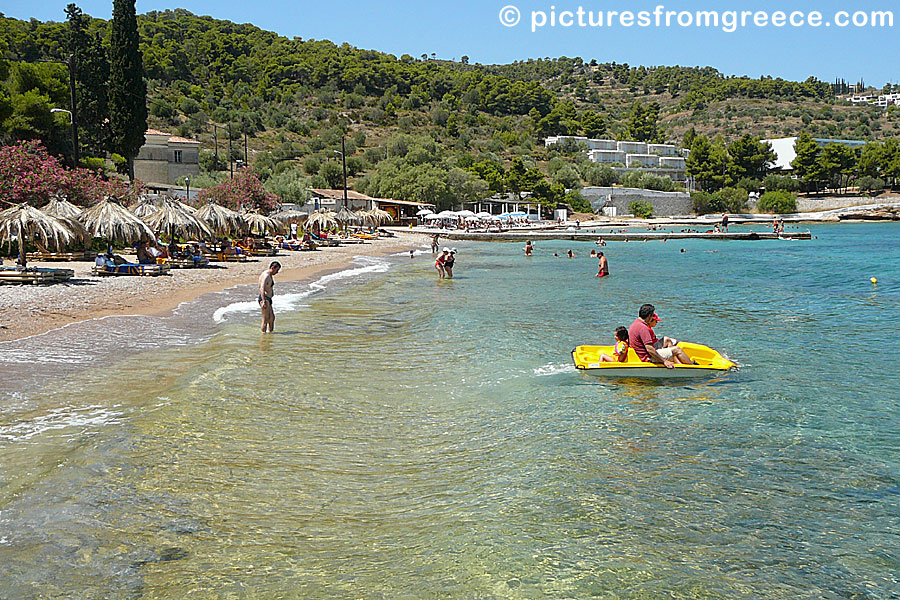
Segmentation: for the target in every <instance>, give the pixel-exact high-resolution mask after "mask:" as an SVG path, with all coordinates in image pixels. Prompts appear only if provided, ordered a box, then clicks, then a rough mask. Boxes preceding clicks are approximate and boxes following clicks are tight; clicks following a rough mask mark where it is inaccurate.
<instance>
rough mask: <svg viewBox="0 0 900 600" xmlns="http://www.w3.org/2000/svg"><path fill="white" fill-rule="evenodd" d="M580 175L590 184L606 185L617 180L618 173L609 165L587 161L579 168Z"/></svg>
mask: <svg viewBox="0 0 900 600" xmlns="http://www.w3.org/2000/svg"><path fill="white" fill-rule="evenodd" d="M581 175H582V177H583V178H584V180H585V181H587V182H588V183H589V184H591V185H598V186H602V187H608V186H611V185H613V184H614V183H617V182H618V181H619V175H618V173H616V171H615V169H613V168H612V167H610V166H609V165H598V164H597V163H587V164H586V165H584V167H582V169H581Z"/></svg>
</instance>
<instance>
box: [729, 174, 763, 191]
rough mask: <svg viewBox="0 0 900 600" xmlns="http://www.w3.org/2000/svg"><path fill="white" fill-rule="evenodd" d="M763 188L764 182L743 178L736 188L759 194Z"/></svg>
mask: <svg viewBox="0 0 900 600" xmlns="http://www.w3.org/2000/svg"><path fill="white" fill-rule="evenodd" d="M762 186H763V182H762V181H760V180H759V179H753V178H752V177H741V179H740V180H739V181H738V182H737V185H736V186H734V187H737V188H743V189H745V190H747V191H748V192H758V191H759V190H760V189H761V188H762Z"/></svg>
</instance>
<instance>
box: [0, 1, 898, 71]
mask: <svg viewBox="0 0 900 600" xmlns="http://www.w3.org/2000/svg"><path fill="white" fill-rule="evenodd" d="M66 2H67V0H61V1H60V0H55V1H49V0H31V1H30V2H25V1H22V0H17V1H16V2H15V3H14V4H13V3H10V2H9V0H0V12H4V13H5V14H7V15H8V16H13V17H18V18H31V17H35V18H38V19H41V20H48V19H53V20H63V19H64V18H65V15H64V13H63V10H64V8H65V5H66ZM77 3H78V4H79V6H81V8H82V9H83V10H84V11H85V12H87V13H89V14H92V15H94V16H97V17H103V18H109V16H110V14H111V11H112V0H82V1H81V2H77ZM507 5H514V6H516V7H517V8H518V9H519V14H520V15H521V21H520V22H519V24H518V25H517V26H515V27H505V26H504V25H503V24H501V22H500V18H499V14H500V11H501V9H502V8H503V7H505V6H507ZM657 5H662V6H664V7H665V10H667V11H668V10H672V11H698V10H719V11H726V10H738V11H741V10H753V11H757V10H765V11H769V12H770V13H771V12H773V11H777V10H781V11H785V12H788V13H789V12H791V11H804V12H807V13H808V12H809V11H813V10H817V11H819V12H821V13H822V14H823V18H824V20H825V21H829V22H830V21H831V20H832V19H833V18H834V16H835V14H836V13H837V11H841V10H844V11H848V12H849V13H851V14H852V13H854V12H855V11H872V10H894V13H895V14H894V19H895V23H894V26H893V27H886V28H872V27H865V28H849V27H848V28H838V27H831V26H829V27H825V26H822V27H818V28H811V27H803V28H792V27H781V28H774V27H771V26H770V27H767V28H754V27H750V28H746V29H738V30H737V31H735V32H732V33H728V32H725V31H722V30H721V28H717V29H716V28H713V29H698V28H696V27H688V28H682V27H670V28H665V27H663V28H656V27H635V26H632V27H630V28H628V27H622V26H621V25H616V26H614V27H612V28H611V27H608V26H606V27H603V28H592V27H577V26H573V27H569V28H565V27H559V26H557V27H555V28H553V27H549V26H544V27H543V28H537V29H536V31H535V32H532V31H531V29H532V28H531V22H532V12H533V11H540V12H543V13H544V14H546V15H547V21H548V23H549V19H550V13H551V7H555V9H556V12H557V13H560V12H562V11H565V10H570V11H573V12H574V11H576V10H577V9H578V7H579V6H583V8H584V10H585V11H598V10H603V11H611V10H615V11H626V10H630V11H633V12H635V13H636V12H637V11H642V10H645V11H651V12H652V11H653V10H654V8H655V7H656V6H657ZM176 7H181V8H186V9H187V10H190V11H191V12H193V13H196V14H201V15H211V16H213V17H216V18H220V19H229V20H232V21H236V22H241V23H243V22H250V23H253V24H255V25H257V26H259V27H261V28H263V29H268V30H272V31H276V32H278V33H280V34H282V35H286V36H299V37H302V38H305V39H309V38H315V39H329V40H332V41H334V42H336V43H341V42H349V43H351V44H353V45H355V46H359V47H361V48H370V49H374V50H380V51H383V52H390V53H393V54H396V55H398V56H399V55H401V54H404V53H408V54H411V55H413V56H416V57H418V56H420V55H421V54H423V53H427V54H429V55H430V54H431V53H432V52H433V53H435V54H436V56H437V57H438V58H444V59H457V60H458V59H459V58H460V57H462V56H463V55H467V56H469V58H470V61H471V62H473V63H474V62H481V63H485V64H488V63H507V62H512V61H514V60H523V59H527V58H538V57H546V56H550V57H557V56H562V55H565V56H581V57H582V58H585V59H590V58H596V59H597V60H599V61H600V62H607V61H617V62H627V63H629V64H632V65H647V66H650V65H688V66H694V65H700V66H707V65H709V66H712V67H715V68H717V69H719V70H720V71H722V72H723V73H725V74H728V75H731V74H734V75H749V76H751V77H758V76H760V75H772V76H776V77H779V76H780V77H785V78H788V79H795V80H802V79H805V78H806V77H808V76H810V75H814V76H816V77H818V78H820V79H823V80H826V81H831V80H833V79H834V78H836V77H843V78H845V79H847V80H848V81H850V82H851V83H852V82H855V81H856V80H858V79H859V78H864V79H865V81H866V83H867V84H870V85H878V86H881V85H882V84H884V83H886V82H889V81H890V82H893V83H898V82H900V61H898V60H897V56H898V55H900V41H898V40H900V35H898V30H900V6H898V5H897V3H896V2H895V0H821V1H820V2H809V1H804V2H798V1H794V2H791V1H789V0H785V1H783V2H775V1H772V0H745V1H744V2H734V1H732V0H699V1H691V2H688V1H684V0H682V1H680V2H679V1H675V0H669V1H666V0H600V1H593V2H592V1H587V0H582V1H581V2H579V1H578V0H574V1H572V2H568V1H567V0H546V1H540V2H534V1H531V0H528V1H526V0H500V1H497V2H495V1H475V0H459V1H457V2H453V3H451V2H424V1H421V2H413V1H410V0H394V1H388V2H373V1H369V0H363V1H358V2H352V1H349V0H324V1H323V0H319V1H316V2H308V1H304V0H294V1H287V0H262V1H256V2H248V1H247V0H241V1H236V0H218V1H215V2H213V1H209V0H180V1H178V2H177V3H173V2H172V1H171V0H169V1H168V2H167V1H165V0H138V3H137V9H138V12H142V13H143V12H147V11H151V10H164V9H166V8H176ZM536 18H537V19H538V20H539V19H540V17H539V15H538V16H537V17H536ZM616 18H617V19H618V17H616ZM585 21H587V17H585Z"/></svg>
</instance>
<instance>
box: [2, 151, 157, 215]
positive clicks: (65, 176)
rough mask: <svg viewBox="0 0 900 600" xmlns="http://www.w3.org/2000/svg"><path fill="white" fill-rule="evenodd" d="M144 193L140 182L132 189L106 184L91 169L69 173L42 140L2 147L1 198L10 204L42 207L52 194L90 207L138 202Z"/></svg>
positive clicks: (115, 181)
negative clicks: (105, 201)
mask: <svg viewBox="0 0 900 600" xmlns="http://www.w3.org/2000/svg"><path fill="white" fill-rule="evenodd" d="M143 191H144V186H143V184H142V183H140V182H135V183H134V184H132V185H129V184H127V183H125V182H124V181H121V180H118V179H113V180H106V179H104V178H103V177H102V176H101V175H100V174H99V173H98V172H96V171H94V170H91V169H82V168H78V169H66V168H64V167H63V166H62V164H61V163H60V162H59V160H58V159H57V158H56V157H55V156H52V155H50V154H49V153H48V152H47V149H46V148H44V146H42V145H41V143H40V141H38V140H32V141H27V142H20V143H18V144H17V145H14V146H2V147H0V198H2V199H4V200H6V201H7V202H12V203H14V204H20V203H22V202H27V203H28V204H30V205H32V206H37V207H40V206H43V205H44V204H46V203H47V201H49V200H50V196H51V195H52V194H63V195H65V197H66V199H68V200H69V201H70V202H72V203H73V204H77V205H79V206H86V205H89V204H93V203H95V202H97V201H98V200H100V199H101V198H103V197H104V196H116V197H117V198H121V199H122V200H123V202H130V201H134V200H135V199H136V198H137V197H138V196H139V195H140V194H141V193H142V192H143Z"/></svg>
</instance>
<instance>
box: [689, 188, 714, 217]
mask: <svg viewBox="0 0 900 600" xmlns="http://www.w3.org/2000/svg"><path fill="white" fill-rule="evenodd" d="M715 201H716V197H715V196H714V195H713V194H711V193H709V192H702V191H701V192H694V193H692V194H691V210H693V211H694V214H695V215H706V214H709V213H711V212H713V211H712V210H711V209H710V205H712V203H713V202H715Z"/></svg>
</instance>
